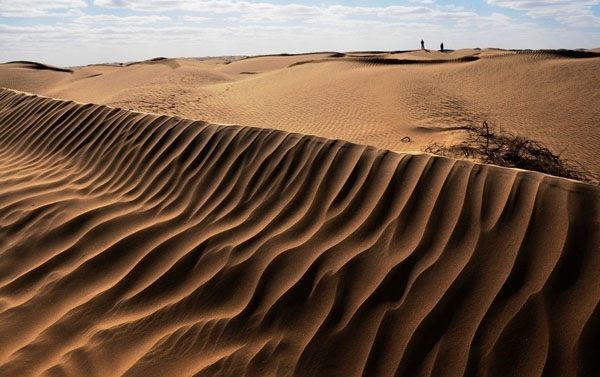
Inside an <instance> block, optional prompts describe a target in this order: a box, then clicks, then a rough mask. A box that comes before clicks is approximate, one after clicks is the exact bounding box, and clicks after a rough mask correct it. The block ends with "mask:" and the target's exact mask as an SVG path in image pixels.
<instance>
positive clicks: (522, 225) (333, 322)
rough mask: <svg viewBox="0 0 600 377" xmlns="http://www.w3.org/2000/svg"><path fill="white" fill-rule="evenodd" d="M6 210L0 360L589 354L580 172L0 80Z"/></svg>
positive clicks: (586, 217)
mask: <svg viewBox="0 0 600 377" xmlns="http://www.w3.org/2000/svg"><path fill="white" fill-rule="evenodd" d="M232 64H233V63H232ZM353 69H359V68H358V67H355V68H353ZM0 224H1V227H0V232H1V233H0V234H1V235H0V256H1V257H0V339H1V341H0V365H1V366H0V375H2V376H38V375H40V376H119V375H125V376H168V375H172V376H217V375H218V376H434V375H435V376H496V375H497V376H511V375H512V376H541V375H544V376H576V375H577V376H597V375H598V373H600V362H599V359H598V357H597V350H598V349H599V347H600V275H598V271H600V226H599V225H600V189H598V188H597V187H594V186H591V185H586V184H583V183H578V182H574V181H569V180H565V179H560V178H554V177H549V176H545V175H542V174H539V173H533V172H525V171H518V170H513V169H504V168H498V167H492V166H484V165H478V164H474V163H471V162H466V161H456V160H450V159H446V158H441V157H432V156H429V155H425V154H421V155H412V154H399V153H394V152H389V151H386V150H382V149H377V148H374V147H369V146H363V145H356V144H351V143H348V142H344V141H339V140H327V139H323V138H319V137H314V136H302V135H300V134H294V133H287V132H283V131H279V130H269V129H260V128H252V127H241V126H220V125H214V124H210V123H205V122H200V121H190V120H185V119H180V118H176V117H168V116H158V115H149V114H141V113H135V112H129V111H125V110H120V109H113V108H109V107H105V106H101V105H83V104H78V103H74V102H65V101H59V100H53V99H49V98H43V97H37V96H32V95H27V94H23V93H17V92H14V91H11V90H1V91H0Z"/></svg>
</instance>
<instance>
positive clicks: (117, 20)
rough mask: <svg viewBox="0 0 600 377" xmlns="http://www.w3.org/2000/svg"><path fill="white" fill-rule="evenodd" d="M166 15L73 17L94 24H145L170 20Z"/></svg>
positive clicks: (83, 22) (79, 21)
mask: <svg viewBox="0 0 600 377" xmlns="http://www.w3.org/2000/svg"><path fill="white" fill-rule="evenodd" d="M170 20H171V17H168V16H155V15H152V16H123V17H121V16H115V15H112V14H96V15H80V16H79V17H77V18H75V19H74V22H76V23H81V24H96V25H104V26H107V25H111V24H115V25H147V24H153V23H157V22H167V21H170Z"/></svg>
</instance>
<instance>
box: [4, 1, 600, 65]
mask: <svg viewBox="0 0 600 377" xmlns="http://www.w3.org/2000/svg"><path fill="white" fill-rule="evenodd" d="M421 39H424V40H425V42H426V45H427V47H432V48H434V47H436V48H437V46H439V44H440V42H444V45H445V46H446V47H447V48H453V49H458V48H465V47H481V48H484V47H500V48H596V47H600V0H577V1H569V0H397V1H390V0H370V1H369V0H334V1H319V0H295V1H294V0H257V1H254V0H18V1H15V0H10V1H8V0H0V61H11V60H35V61H41V62H45V63H50V64H56V65H62V66H73V65H82V64H89V63H101V62H124V61H132V60H141V59H148V58H152V57H157V56H169V57H183V56H218V55H255V54H266V53H281V52H288V53H295V52H309V51H325V50H327V51H350V50H406V49H414V48H418V47H419V41H420V40H421Z"/></svg>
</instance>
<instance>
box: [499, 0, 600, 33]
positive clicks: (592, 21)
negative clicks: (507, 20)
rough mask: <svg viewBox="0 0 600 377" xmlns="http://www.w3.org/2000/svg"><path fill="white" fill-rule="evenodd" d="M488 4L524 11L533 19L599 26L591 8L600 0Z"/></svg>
mask: <svg viewBox="0 0 600 377" xmlns="http://www.w3.org/2000/svg"><path fill="white" fill-rule="evenodd" d="M487 2H488V4H491V5H497V6H499V7H504V8H509V9H514V10H519V11H524V12H526V14H527V15H528V16H529V17H533V18H552V19H555V20H557V21H559V22H561V23H564V24H567V25H572V26H581V27H586V26H592V27H593V26H600V17H597V16H595V15H594V13H593V10H592V7H593V6H595V5H597V4H600V0H577V1H569V0H487Z"/></svg>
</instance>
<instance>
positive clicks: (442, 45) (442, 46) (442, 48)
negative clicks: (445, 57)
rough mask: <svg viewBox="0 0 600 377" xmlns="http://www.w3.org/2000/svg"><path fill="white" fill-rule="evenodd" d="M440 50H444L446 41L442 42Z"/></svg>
mask: <svg viewBox="0 0 600 377" xmlns="http://www.w3.org/2000/svg"><path fill="white" fill-rule="evenodd" d="M440 51H441V52H444V42H442V44H441V45H440Z"/></svg>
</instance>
